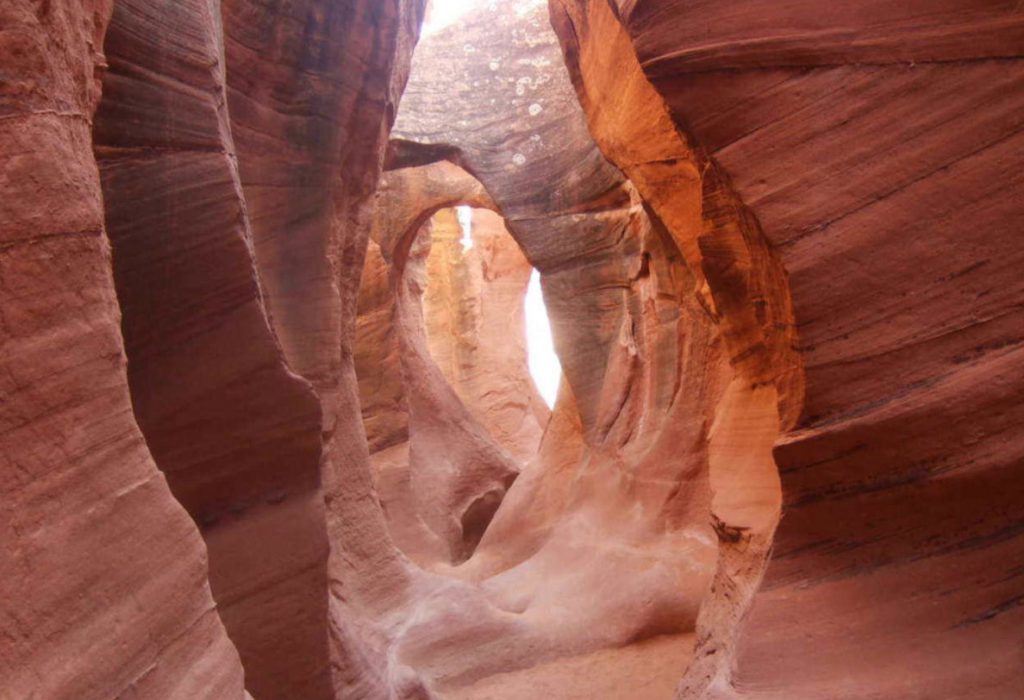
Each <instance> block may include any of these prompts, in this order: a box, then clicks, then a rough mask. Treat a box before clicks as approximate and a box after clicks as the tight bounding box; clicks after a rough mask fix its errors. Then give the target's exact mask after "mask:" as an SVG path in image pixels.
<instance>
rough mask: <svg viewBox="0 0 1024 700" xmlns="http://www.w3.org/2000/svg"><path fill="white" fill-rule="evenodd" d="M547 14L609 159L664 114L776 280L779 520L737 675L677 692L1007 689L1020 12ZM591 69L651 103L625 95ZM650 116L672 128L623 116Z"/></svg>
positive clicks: (1011, 690) (1016, 390)
mask: <svg viewBox="0 0 1024 700" xmlns="http://www.w3.org/2000/svg"><path fill="white" fill-rule="evenodd" d="M552 15H553V18H554V19H555V24H556V26H557V28H558V31H559V34H560V36H561V38H562V40H563V43H564V46H565V49H566V54H567V57H568V58H569V62H570V64H571V65H573V66H575V68H574V69H573V70H574V73H575V75H576V85H577V88H578V89H579V90H580V92H581V99H583V100H584V103H589V104H590V105H591V106H590V107H589V108H588V114H589V115H590V119H591V126H592V128H593V129H594V131H595V134H596V135H597V138H598V140H599V142H602V144H606V148H607V149H608V151H609V152H611V153H614V152H615V151H623V152H626V153H628V151H629V149H636V148H638V147H646V146H648V145H649V144H650V143H651V142H652V138H651V136H652V135H653V134H658V133H663V132H664V130H665V129H666V128H672V127H674V128H675V129H677V130H678V133H679V134H680V136H681V137H683V138H685V139H687V140H689V141H690V142H692V143H695V144H698V145H699V147H700V148H701V149H702V150H704V151H705V152H706V153H707V154H708V155H709V156H710V157H712V158H713V159H714V162H716V163H717V164H719V166H721V167H723V168H724V169H725V170H726V171H727V172H728V173H729V175H730V178H731V182H732V184H733V186H734V188H735V192H736V193H737V195H738V196H739V197H740V199H741V200H742V201H743V202H744V204H745V205H746V206H748V207H749V208H750V210H751V212H752V213H753V214H754V215H755V216H756V217H757V221H759V222H760V225H761V228H762V230H763V231H764V235H765V236H766V237H767V239H768V241H769V242H770V243H771V244H772V246H773V248H774V249H775V250H776V251H777V254H778V256H779V259H780V261H781V262H782V264H783V266H784V267H785V269H786V271H787V272H788V273H789V283H790V285H789V286H790V290H791V294H792V299H793V313H794V316H795V319H796V323H797V329H798V333H799V336H800V341H799V350H800V355H801V357H802V358H803V362H804V365H805V367H806V394H805V398H804V408H803V411H802V412H801V415H800V418H799V420H798V421H797V423H796V424H795V425H793V426H792V430H790V431H789V432H788V433H787V434H786V435H784V436H783V437H782V438H781V439H780V441H779V442H778V444H777V445H776V448H775V450H774V452H775V457H776V460H777V461H778V463H779V469H780V473H781V477H782V489H783V495H784V512H785V516H784V517H783V519H782V524H781V526H780V529H779V531H778V533H777V535H776V538H775V553H774V556H773V557H772V561H771V564H770V565H769V567H768V569H767V574H766V579H765V581H764V583H763V584H762V586H761V588H760V593H758V595H757V596H756V598H755V601H754V607H753V610H752V613H751V617H750V620H749V621H748V622H747V623H746V624H745V625H744V626H743V635H742V643H741V645H740V646H739V649H738V653H737V655H736V657H735V659H734V661H733V662H732V663H733V664H735V670H734V671H733V672H732V673H731V674H730V671H731V670H732V669H730V664H729V662H728V661H723V659H722V655H721V654H719V655H718V658H717V659H713V660H710V661H709V662H708V663H706V664H697V665H695V666H694V667H693V668H691V673H690V674H689V677H688V679H687V682H686V683H685V684H684V685H683V686H682V687H681V697H691V696H694V695H696V694H699V693H700V692H703V691H704V689H705V688H706V687H707V685H708V683H711V687H712V689H713V692H717V693H722V694H724V695H726V696H731V695H732V694H734V693H738V694H739V695H741V696H742V697H748V696H752V697H784V698H822V697H886V698H888V697H897V696H899V697H907V698H911V697H912V698H934V697H950V698H952V697H963V698H968V697H970V698H1011V697H1015V696H1016V695H1017V694H1018V693H1019V689H1020V688H1021V687H1022V684H1024V663H1022V659H1021V656H1020V642H1021V636H1020V633H1019V631H1018V630H1019V627H1020V620H1021V614H1022V613H1021V609H1020V607H1019V603H1020V601H1021V600H1022V598H1021V591H1022V580H1021V577H1020V570H1019V567H1018V566H1017V564H1016V563H1015V562H1019V561H1020V559H1021V552H1022V547H1024V538H1022V533H1021V529H1020V518H1021V513H1022V511H1021V506H1020V504H1021V503H1022V502H1024V499H1022V489H1024V480H1022V479H1021V476H1020V473H1019V471H1020V470H1019V469H1018V468H1017V466H1018V465H1019V462H1020V450H1021V444H1022V443H1021V441H1020V437H1019V435H1011V434H1009V433H1007V432H1006V430H1007V429H1006V426H1007V425H1008V423H1007V422H1006V421H1011V422H1012V421H1013V420H1015V419H1014V418H1013V416H1015V415H1016V414H1017V413H1018V412H1019V410H1020V405H1021V404H1020V401H1019V400H1016V399H1014V398H1012V397H1019V396H1020V395H1021V388H1022V387H1021V382H1022V381H1024V375H1022V373H1021V372H1020V371H1019V369H1011V367H1015V366H1016V365H1019V364H1020V343H1021V336H1020V328H1021V327H1022V325H1021V313H1022V307H1021V305H1020V299H1021V292H1022V289H1021V287H1020V284H1019V282H1018V281H1017V277H1016V276H1015V275H1014V274H1013V273H1011V272H1010V270H1011V269H1012V268H1013V267H1014V265H1015V264H1016V263H1017V262H1018V261H1019V260H1020V258H1021V255H1022V252H1021V251H1022V249H1021V247H1020V245H1019V236H1018V228H1019V221H1020V217H1021V213H1022V210H1024V196H1022V190H1021V182H1020V181H1019V179H1018V177H1017V173H1019V171H1020V160H1021V154H1022V153H1024V151H1022V149H1021V147H1020V143H1019V142H1020V140H1021V138H1022V132H1021V129H1022V126H1024V122H1022V120H1021V104H1020V103H1021V96H1022V95H1024V91H1022V90H1021V80H1024V62H1022V61H1021V60H1020V58H1021V56H1022V55H1024V33H1022V32H1024V15H1022V13H1021V8H1020V7H1019V5H1017V4H1015V3H1008V2H989V3H970V2H951V3H940V2H924V3H917V4H907V3H871V4H869V5H864V4H846V3H838V4H833V5H830V6H828V7H827V8H823V7H821V6H819V5H817V4H811V3H795V4H786V5H779V4H772V3H761V2H756V1H755V2H741V3H729V4H716V3H685V4H684V3H681V2H672V1H671V0H664V1H663V0H646V1H645V0H641V1H639V2H634V3H630V2H625V3H623V2H620V3H617V4H612V3H609V2H605V1H604V0H594V1H592V2H591V1H578V2H574V1H571V0H557V1H556V2H553V3H552ZM609 65H634V66H636V67H637V68H639V69H640V71H642V75H641V74H640V71H637V70H636V69H634V71H633V72H634V73H635V77H634V78H631V81H635V82H640V81H644V79H646V81H649V84H650V85H653V87H654V88H655V90H656V94H655V92H652V91H651V90H649V89H648V88H646V87H645V88H644V90H643V91H642V92H643V93H646V94H644V95H642V96H641V97H638V96H637V93H636V92H635V91H634V92H633V93H632V94H631V96H630V97H629V98H628V99H627V100H624V101H622V96H623V95H622V92H621V91H616V88H617V87H621V86H622V83H621V82H619V80H621V76H622V72H613V71H609V70H607V69H608V66H609ZM617 79H618V80H617ZM635 82H634V84H635ZM624 103H627V104H629V105H630V108H631V111H630V113H629V117H628V118H627V115H626V114H625V113H621V112H620V114H621V116H616V112H617V110H618V109H619V108H620V107H621V106H623V104H624ZM663 105H664V106H663ZM666 108H667V109H668V113H669V114H670V115H671V117H672V119H671V121H672V124H671V125H670V124H668V121H667V120H665V119H664V118H659V120H658V122H659V123H658V124H657V125H653V124H652V125H649V126H645V127H644V128H643V129H637V128H636V120H635V118H634V117H633V115H635V114H636V113H637V112H638V111H639V112H643V113H647V114H651V113H660V114H664V113H665V109H666ZM657 140H658V141H660V140H661V139H657ZM612 158H613V160H615V157H614V156H612ZM616 162H619V161H616ZM627 165H637V163H635V162H628V161H627V162H623V167H627ZM637 184H638V187H639V188H640V189H641V192H642V193H645V192H644V186H643V185H642V184H641V183H640V182H639V181H638V183H637ZM645 196H650V197H651V199H650V201H651V202H652V206H656V204H655V197H656V196H657V195H656V194H654V195H647V194H646V193H645ZM1004 266H1005V267H1004ZM708 622H709V624H708V626H707V629H706V630H705V633H706V634H708V635H710V637H709V639H710V638H711V637H718V636H719V635H720V634H721V633H722V632H723V630H722V629H721V628H720V626H718V625H717V621H714V620H709V621H708ZM715 648H716V647H715V642H714V641H710V642H709V643H708V644H707V645H706V647H705V649H704V651H706V652H709V653H710V652H712V651H714V650H715ZM719 651H721V650H720V649H719Z"/></svg>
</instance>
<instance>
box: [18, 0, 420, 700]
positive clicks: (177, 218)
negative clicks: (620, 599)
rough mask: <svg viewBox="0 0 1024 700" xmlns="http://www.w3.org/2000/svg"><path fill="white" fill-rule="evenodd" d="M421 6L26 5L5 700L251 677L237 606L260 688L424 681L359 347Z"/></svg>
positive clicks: (224, 683) (171, 691)
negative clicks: (376, 458) (379, 618)
mask: <svg viewBox="0 0 1024 700" xmlns="http://www.w3.org/2000/svg"><path fill="white" fill-rule="evenodd" d="M30 5H31V6H30ZM111 5H113V8H112V7H111ZM422 5H423V3H422V2H418V1H415V0H414V1H410V2H405V1H396V2H388V3H378V2H350V3H339V2H326V1H319V0H311V1H310V2H300V3H289V4H287V5H283V6H282V5H280V4H274V5H267V4H265V3H252V2H248V1H247V0H239V1H238V2H224V3H220V2H214V1H212V0H210V1H207V0H187V1H186V2H180V3H178V2H174V3H170V2H167V3H148V2H136V1H135V0H118V1H117V2H116V3H88V2H71V3H50V2H44V3H41V4H40V3H34V4H30V3H22V2H6V3H0V20H2V21H0V57H2V61H3V63H4V76H3V79H2V81H0V85H2V86H3V87H2V91H0V99H2V100H3V102H2V103H0V104H2V105H3V114H2V116H0V130H2V132H3V133H2V136H3V138H2V139H0V154H2V155H0V158H3V161H2V163H3V172H4V173H5V177H4V178H3V179H2V180H0V185H2V188H3V194H2V196H0V201H2V202H3V204H2V205H0V207H2V212H3V220H4V221H3V224H2V227H3V228H2V229H0V230H2V231H3V235H4V240H5V243H4V246H3V252H2V255H3V261H2V264H3V265H4V274H3V276H2V280H3V284H4V286H5V288H9V289H10V290H11V294H13V295H15V296H13V297H12V299H14V300H16V301H17V303H15V301H11V300H9V299H7V298H5V299H4V317H5V318H7V319H8V322H7V324H5V326H4V328H5V330H9V331H10V333H5V334H4V335H3V337H2V340H3V343H4V352H3V362H4V366H5V369H6V368H8V367H9V368H10V369H9V370H8V371H5V373H4V374H5V375H6V376H8V377H9V378H10V382H11V384H10V387H9V389H8V388H5V389H4V392H5V394H9V395H10V396H17V401H5V405H4V415H3V421H4V423H5V424H6V425H9V426H10V429H11V430H12V431H14V432H12V433H10V440H11V441H12V442H11V443H10V447H9V449H8V448H7V445H6V442H5V450H4V452H5V456H4V465H3V466H4V469H3V473H4V475H5V476H4V480H5V482H6V483H8V484H9V485H10V488H11V489H12V491H11V493H19V494H21V495H20V496H18V498H12V499H8V498H6V495H7V494H6V492H5V498H4V510H3V512H4V525H5V527H4V529H3V531H4V533H5V534H4V542H3V545H4V546H3V557H4V564H5V567H4V568H5V571H8V570H9V571H18V572H19V573H18V575H17V576H14V577H5V579H4V584H3V585H4V586H5V588H4V593H5V598H6V599H8V600H14V599H21V600H25V601H26V602H27V605H26V608H25V612H24V614H19V615H18V616H17V617H14V618H10V623H11V629H10V631H9V633H8V630H7V629H6V624H7V623H6V622H5V623H4V624H5V629H4V632H5V635H4V636H5V638H10V639H14V638H18V639H22V640H24V641H21V642H19V643H18V644H17V645H15V646H12V647H8V646H7V645H4V646H3V649H2V651H0V658H2V660H3V667H4V673H3V674H2V675H3V677H4V683H3V685H4V688H3V693H0V694H2V695H4V697H6V696H7V695H6V694H7V692H8V691H9V692H13V693H14V696H13V697H19V698H20V697H35V696H36V694H38V693H41V694H42V695H45V696H46V697H60V698H64V697H67V698H93V697H95V698H100V697H103V698H106V697H111V696H113V695H117V696H122V695H124V694H126V693H127V694H130V695H132V696H134V695H135V694H138V695H139V696H140V697H171V696H174V697H188V698H199V697H218V698H222V697H233V696H236V697H241V696H242V695H243V694H244V690H243V688H242V684H243V673H242V666H241V665H240V664H239V654H238V652H236V650H235V646H233V645H232V642H231V641H228V636H226V635H225V628H224V626H222V624H221V618H223V620H224V623H225V625H226V627H227V628H228V633H229V634H230V636H231V638H232V640H233V641H234V642H235V644H236V645H237V647H238V649H239V651H240V652H241V656H242V662H243V663H244V664H245V665H246V683H247V685H248V686H249V687H250V688H251V689H252V690H253V692H254V693H255V694H257V695H258V697H260V698H261V700H262V699H265V698H272V697H289V698H291V697H296V696H301V697H309V698H314V697H325V698H326V697H354V698H357V697H383V696H385V695H387V694H388V693H390V692H391V691H392V690H393V689H396V688H397V689H399V690H396V691H395V692H398V693H399V695H403V693H406V692H407V691H408V692H413V693H415V692H417V691H416V681H415V679H414V678H410V677H408V674H405V675H403V672H402V671H401V669H390V670H389V668H390V665H389V661H388V659H387V658H386V656H385V655H383V654H377V653H376V650H374V649H371V647H372V644H373V640H374V639H376V636H375V635H376V634H377V633H376V632H374V631H373V629H372V625H371V624H367V623H364V622H363V619H362V617H361V616H362V615H364V614H365V613H363V612H360V611H361V610H362V608H361V607H360V606H361V605H369V602H367V601H370V602H372V601H373V600H375V599H376V597H379V596H387V595H388V592H389V590H392V589H394V588H395V587H396V586H401V576H402V566H401V563H400V561H399V559H398V556H397V553H396V552H395V550H394V548H393V547H392V546H391V545H390V541H389V540H388V538H387V534H386V530H385V528H384V526H383V519H382V516H381V514H380V511H379V507H378V506H377V505H376V504H375V502H374V501H373V500H372V498H371V494H372V482H371V480H370V474H369V465H368V460H367V456H366V447H365V438H364V437H363V434H362V428H361V424H360V421H359V411H358V404H357V402H356V401H357V399H356V391H355V382H354V377H353V376H352V371H351V360H350V358H349V350H348V348H349V335H350V333H351V327H352V325H353V324H354V317H355V313H354V308H355V292H356V289H357V286H358V285H357V282H358V278H359V270H360V269H361V267H362V255H363V251H364V249H365V244H366V238H367V236H368V234H369V216H368V214H369V204H370V199H371V195H372V193H373V190H374V188H375V186H376V182H377V179H378V175H379V170H380V164H381V161H382V159H383V157H384V143H385V141H386V138H387V131H388V129H389V128H390V121H391V120H392V119H393V116H394V109H395V106H394V105H395V104H396V102H397V97H398V95H399V94H400V92H401V87H402V84H403V83H404V72H405V70H406V69H407V63H408V59H409V55H410V53H411V50H412V45H413V43H414V41H415V37H416V34H417V31H418V23H419V19H420V16H421V14H422ZM112 11H113V21H112V23H111V27H110V32H109V34H108V35H107V36H106V37H104V28H105V27H106V24H107V20H108V18H109V17H110V15H111V12H112ZM222 13H223V14H222ZM105 39H106V44H107V52H108V55H109V58H110V64H111V67H110V71H109V73H108V74H107V75H106V80H105V86H106V88H107V93H106V98H105V99H104V100H103V103H102V107H101V109H100V112H99V115H98V118H97V122H96V129H95V144H94V143H93V141H92V139H91V137H90V131H91V129H92V112H93V110H94V108H95V107H96V104H97V102H98V101H99V87H100V80H99V78H100V77H101V73H102V71H101V70H100V69H101V68H103V67H104V63H103V57H102V54H101V51H100V49H101V47H102V46H103V45H104V40H105ZM225 59H226V60H225ZM8 64H10V66H11V69H8ZM403 65H405V66H406V68H403ZM225 76H228V77H229V80H228V81H226V80H225ZM25 125H28V126H29V129H27V130H26V128H25ZM94 145H95V152H96V154H97V156H98V158H99V160H100V163H101V167H102V187H103V195H102V197H101V194H100V180H99V178H98V177H97V171H96V163H95V161H94V159H93V154H92V153H93V147H94ZM236 148H237V149H238V152H236ZM239 153H241V155H242V157H241V159H240V161H239V160H238V154H239ZM239 165H241V168H240V167H239ZM274 178H277V179H276V180H275V179H274ZM279 195H283V196H279ZM104 200H105V201H104ZM104 218H105V219H106V221H107V225H108V227H109V231H110V232H111V238H112V243H113V248H114V279H113V280H112V279H111V275H110V265H111V260H110V253H109V251H108V248H107V242H106V237H105V234H104ZM8 239H9V244H8V242H7V241H8ZM282 241H285V243H284V244H282V243H281V242H282ZM275 246H276V247H275ZM254 250H255V252H256V253H258V254H259V255H258V257H257V258H256V259H255V260H254ZM282 257H283V258H284V259H283V260H282ZM261 276H262V278H261ZM114 282H116V285H117V292H118V295H119V299H117V300H115V297H114V294H113V292H114V287H113V283H114ZM22 299H24V300H25V301H20V300H22ZM118 303H120V305H121V309H122V311H123V330H124V334H125V335H124V337H125V339H126V341H125V345H126V347H127V352H128V355H129V358H130V362H129V364H128V367H129V370H128V374H129V376H128V377H127V384H126V378H125V357H124V349H123V348H122V341H121V334H120V332H119V329H118V320H119V317H118ZM272 306H273V308H271V307H272ZM69 308H70V309H72V310H74V309H78V310H79V311H77V312H74V315H75V316H76V317H75V318H73V319H72V317H71V316H69V315H68V309H69ZM271 311H275V312H276V314H277V315H276V316H272V314H271ZM271 321H274V323H271ZM279 342H280V343H281V344H280V345H279V344H278V343H279ZM41 357H46V358H48V359H47V360H46V361H42V360H41V359H40V358H41ZM286 362H288V363H290V365H291V367H290V366H289V364H286ZM292 367H293V368H294V369H295V370H297V371H299V372H302V373H304V374H306V375H308V376H309V377H310V378H311V379H312V380H313V382H314V383H315V386H316V389H318V390H319V392H320V394H319V397H318V396H317V395H316V394H314V393H313V389H312V388H311V386H310V385H309V384H308V383H307V382H306V381H305V380H304V379H303V378H300V377H299V376H298V375H296V374H293V371H292ZM129 385H130V388H131V392H132V394H131V403H129V395H128V386H129ZM318 398H319V400H318ZM133 406H134V409H135V414H136V416H137V419H138V422H139V425H140V426H141V427H142V433H140V432H139V430H138V428H137V427H136V422H135V421H136V417H133V416H132V413H131V410H132V407H133ZM8 407H10V412H9V413H8ZM321 413H322V414H323V415H324V416H325V419H326V426H325V427H323V428H322V427H321ZM97 416H99V418H97ZM97 421H99V422H97ZM143 434H144V435H145V442H144V440H143ZM325 436H326V445H327V447H328V449H327V451H326V453H327V457H326V458H324V456H323V450H322V443H323V442H324V438H325ZM332 438H333V439H334V440H332ZM147 442H148V444H149V448H150V450H151V451H152V453H153V456H154V457H155V458H156V462H157V465H158V466H159V467H161V468H162V469H163V470H164V472H165V473H166V477H167V481H169V482H170V484H171V490H172V491H173V492H174V495H175V496H176V497H177V498H173V497H172V496H171V494H170V492H169V491H168V490H167V488H166V486H167V484H166V482H165V481H164V477H163V476H162V475H161V473H160V472H159V471H157V470H156V468H155V467H154V465H153V461H152V459H151V458H150V452H149V451H148V450H147V448H146V443H147ZM43 445H47V446H48V447H46V448H45V449H44V448H43ZM8 460H10V461H8ZM33 470H36V471H33ZM8 479H9V481H8ZM321 481H324V482H326V485H327V486H326V489H322V488H321ZM5 491H6V489H5ZM21 498H23V499H24V500H19V499H21ZM179 502H180V504H181V505H184V506H185V508H186V509H187V510H188V511H189V513H190V514H191V515H192V516H193V519H194V520H195V522H196V523H198V524H199V526H200V528H201V530H202V533H203V535H204V537H205V539H206V546H207V547H208V549H209V552H210V557H211V563H210V571H209V579H208V578H207V566H206V560H205V554H206V549H205V548H204V547H203V542H202V540H201V539H200V538H199V537H198V536H197V532H196V529H195V527H194V526H193V524H192V523H191V522H190V521H189V519H188V517H187V516H186V515H185V513H184V512H183V511H182V510H181V507H180V505H179ZM325 505H326V506H327V507H325ZM58 507H59V510H57V509H58ZM375 522H376V523H378V526H379V527H378V530H377V533H378V534H380V535H381V536H379V537H378V536H375V534H374V532H373V528H374V523H375ZM8 524H9V526H8ZM8 533H12V534H8ZM44 533H45V536H44ZM328 535H330V539H329V537H328ZM329 543H331V544H332V545H333V549H331V550H330V551H332V552H334V553H335V555H336V556H334V557H330V558H329V556H328V555H329V549H328V546H329ZM329 562H332V566H331V567H329V566H328V563H329ZM389 567H390V568H389ZM43 575H45V577H46V581H48V583H45V584H44V583H43V579H40V578H39V577H40V576H43ZM380 575H384V576H385V577H390V578H389V580H388V583H387V585H382V584H381V581H380V580H379V579H378V578H377V577H378V576H380ZM211 584H212V588H213V593H214V597H215V598H216V600H217V602H218V608H214V605H213V600H212V599H211V597H210V590H209V586H210V585H211ZM7 586H13V588H6V587H7ZM342 586H344V587H345V589H344V590H339V589H340V588H341V587H342ZM363 592H366V595H365V596H363V597H361V596H360V594H361V593H363ZM33 596H34V598H33ZM218 610H219V613H220V615H219V616H218V614H217V612H218ZM5 619H6V618H5ZM44 640H45V641H44ZM7 669H10V673H8V672H7ZM42 679H45V680H42ZM8 681H10V682H8ZM403 688H404V690H402V689H403ZM410 688H411V690H410ZM42 695H41V696H42ZM403 697H404V695H403Z"/></svg>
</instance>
